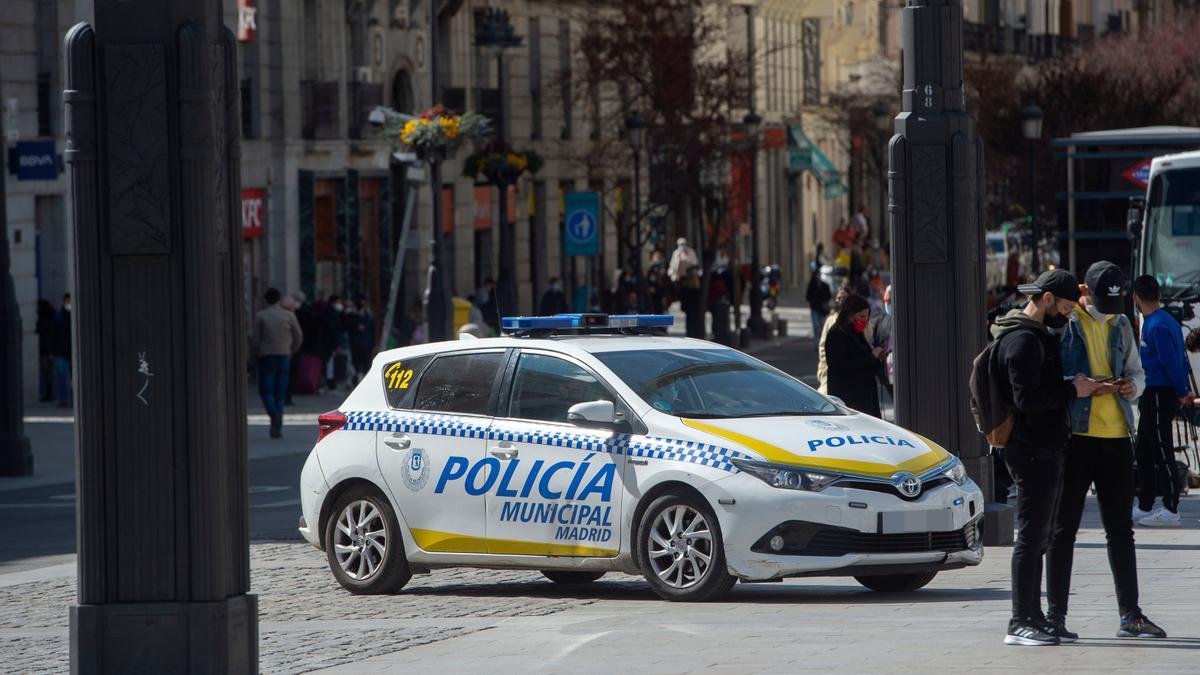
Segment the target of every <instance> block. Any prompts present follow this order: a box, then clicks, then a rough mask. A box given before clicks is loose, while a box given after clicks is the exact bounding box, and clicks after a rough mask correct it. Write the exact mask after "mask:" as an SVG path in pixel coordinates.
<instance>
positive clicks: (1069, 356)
mask: <svg viewBox="0 0 1200 675" xmlns="http://www.w3.org/2000/svg"><path fill="white" fill-rule="evenodd" d="M1125 287H1126V282H1125V275H1124V274H1123V273H1122V272H1121V270H1120V268H1119V267H1117V266H1116V265H1114V264H1113V263H1110V262H1107V261H1101V262H1098V263H1096V264H1094V265H1092V266H1091V267H1090V268H1088V271H1087V274H1086V275H1085V276H1084V284H1083V285H1082V286H1080V292H1081V297H1080V298H1079V304H1078V306H1076V307H1075V310H1074V312H1072V314H1071V317H1070V321H1069V322H1068V323H1067V326H1066V328H1065V329H1064V333H1063V336H1062V340H1061V345H1062V360H1063V377H1073V376H1074V375H1076V374H1077V373H1082V374H1084V375H1087V376H1088V377H1091V378H1093V379H1095V380H1100V381H1103V380H1111V382H1110V383H1109V384H1107V385H1106V389H1104V390H1100V391H1097V392H1096V393H1095V394H1094V395H1093V396H1091V397H1089V398H1078V399H1075V400H1074V401H1073V402H1072V403H1071V441H1070V444H1069V445H1068V446H1067V452H1066V458H1065V459H1066V461H1065V463H1064V465H1065V466H1064V471H1063V488H1062V497H1061V499H1060V501H1059V506H1058V515H1057V518H1056V519H1055V524H1054V530H1053V534H1052V535H1051V541H1050V548H1049V550H1047V552H1046V596H1047V604H1048V605H1049V612H1048V613H1047V619H1048V621H1049V623H1050V624H1051V625H1052V626H1053V629H1054V632H1053V633H1052V634H1054V635H1057V636H1058V637H1059V639H1060V640H1062V641H1063V642H1072V641H1074V640H1075V638H1076V637H1078V636H1077V635H1076V634H1074V633H1072V632H1070V631H1068V630H1067V628H1066V616H1067V596H1068V595H1069V593H1070V590H1071V563H1072V560H1073V552H1074V548H1075V534H1076V533H1077V532H1078V531H1079V522H1080V518H1081V517H1082V515H1083V508H1084V504H1085V502H1086V500H1087V492H1088V487H1089V486H1091V485H1092V483H1093V482H1094V483H1095V485H1096V498H1097V500H1098V501H1099V504H1100V517H1101V521H1102V522H1103V523H1104V533H1105V537H1106V539H1107V545H1108V564H1109V567H1110V569H1111V570H1112V575H1113V581H1114V583H1115V585H1116V590H1117V607H1118V610H1119V611H1120V617H1121V619H1120V626H1119V628H1118V630H1117V637H1157V638H1162V637H1166V633H1165V632H1163V630H1162V629H1161V628H1159V627H1158V626H1156V625H1154V623H1153V622H1151V621H1150V620H1149V619H1147V618H1146V616H1145V614H1143V613H1142V610H1141V608H1140V607H1138V583H1137V558H1136V554H1135V552H1134V546H1133V516H1132V506H1133V497H1134V492H1133V444H1132V442H1131V441H1130V435H1131V433H1132V432H1133V430H1134V423H1133V401H1134V400H1136V399H1137V397H1138V396H1140V395H1141V393H1142V391H1143V390H1144V389H1145V373H1144V372H1143V371H1142V362H1141V358H1140V356H1139V353H1138V343H1137V340H1136V339H1135V338H1134V335H1133V327H1132V325H1131V324H1130V322H1129V318H1128V317H1126V316H1125V315H1124V314H1123V312H1124V311H1125V292H1126V291H1125Z"/></svg>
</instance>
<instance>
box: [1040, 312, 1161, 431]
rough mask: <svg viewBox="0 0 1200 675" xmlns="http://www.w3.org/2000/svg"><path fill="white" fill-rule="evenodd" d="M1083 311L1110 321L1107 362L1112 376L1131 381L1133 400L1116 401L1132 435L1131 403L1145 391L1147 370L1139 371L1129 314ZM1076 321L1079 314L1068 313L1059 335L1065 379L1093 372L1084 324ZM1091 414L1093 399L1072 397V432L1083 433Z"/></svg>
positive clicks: (1136, 347) (1133, 427) (1140, 366)
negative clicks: (1064, 326)
mask: <svg viewBox="0 0 1200 675" xmlns="http://www.w3.org/2000/svg"><path fill="white" fill-rule="evenodd" d="M1086 311H1087V313H1088V315H1089V316H1090V317H1091V318H1093V319H1095V320H1096V321H1110V322H1112V330H1111V331H1110V332H1109V338H1108V349H1109V352H1108V358H1109V363H1111V364H1112V369H1113V376H1114V377H1128V378H1129V379H1131V380H1133V386H1134V398H1133V400H1129V399H1126V398H1124V397H1122V396H1117V400H1119V401H1120V402H1121V410H1122V411H1123V412H1124V413H1125V422H1126V423H1127V424H1128V425H1129V432H1130V433H1131V434H1132V433H1133V431H1134V429H1135V426H1134V422H1133V402H1134V401H1135V400H1137V398H1138V397H1139V396H1141V395H1142V392H1143V391H1145V390H1146V373H1145V372H1144V371H1143V370H1142V357H1141V355H1140V354H1139V353H1138V344H1137V340H1135V339H1134V337H1133V325H1132V324H1130V323H1129V317H1127V316H1125V315H1124V314H1117V315H1108V314H1101V313H1100V312H1097V311H1096V309H1095V308H1094V307H1091V306H1088V307H1087V309H1086ZM1079 322H1080V318H1079V315H1078V314H1077V313H1076V312H1071V319H1070V321H1068V322H1067V326H1066V328H1065V329H1063V334H1062V338H1061V344H1062V363H1063V377H1064V378H1067V379H1070V378H1073V377H1075V375H1076V373H1083V374H1084V375H1087V376H1088V377H1091V375H1092V367H1091V364H1090V363H1089V362H1088V353H1087V338H1086V336H1084V334H1083V327H1082V326H1081V325H1080V323H1079ZM1091 415H1092V399H1091V397H1090V396H1089V397H1086V398H1076V399H1074V400H1073V401H1072V402H1071V432H1072V433H1076V434H1086V433H1087V430H1088V422H1089V420H1090V419H1091Z"/></svg>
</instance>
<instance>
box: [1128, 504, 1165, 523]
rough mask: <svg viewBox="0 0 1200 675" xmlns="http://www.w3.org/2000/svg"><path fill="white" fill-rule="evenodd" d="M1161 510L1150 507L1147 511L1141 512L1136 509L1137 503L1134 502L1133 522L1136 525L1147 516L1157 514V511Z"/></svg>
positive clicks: (1139, 509)
mask: <svg viewBox="0 0 1200 675" xmlns="http://www.w3.org/2000/svg"><path fill="white" fill-rule="evenodd" d="M1161 508H1162V507H1159V508H1157V509H1156V508H1154V507H1153V506H1151V507H1150V510H1149V511H1143V510H1142V509H1141V508H1139V507H1138V505H1137V502H1136V501H1135V502H1134V503H1133V522H1135V523H1136V522H1138V521H1139V520H1141V519H1142V518H1146V517H1147V516H1150V515H1153V514H1155V513H1157V512H1158V511H1159V509H1161Z"/></svg>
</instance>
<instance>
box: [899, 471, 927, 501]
mask: <svg viewBox="0 0 1200 675" xmlns="http://www.w3.org/2000/svg"><path fill="white" fill-rule="evenodd" d="M894 480H895V481H896V489H898V490H900V494H902V495H904V496H905V497H916V496H917V495H919V494H921V479H920V478H917V477H916V476H914V475H912V474H911V473H901V474H896V476H895V477H894Z"/></svg>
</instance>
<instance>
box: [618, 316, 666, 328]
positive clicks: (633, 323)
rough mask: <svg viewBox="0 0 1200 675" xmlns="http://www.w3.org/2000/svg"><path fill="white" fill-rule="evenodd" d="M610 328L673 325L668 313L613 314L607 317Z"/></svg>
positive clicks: (664, 326) (663, 326)
mask: <svg viewBox="0 0 1200 675" xmlns="http://www.w3.org/2000/svg"><path fill="white" fill-rule="evenodd" d="M608 325H609V326H610V327H612V328H666V327H669V326H674V325H675V317H673V316H671V315H670V314H614V315H612V316H610V317H608Z"/></svg>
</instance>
